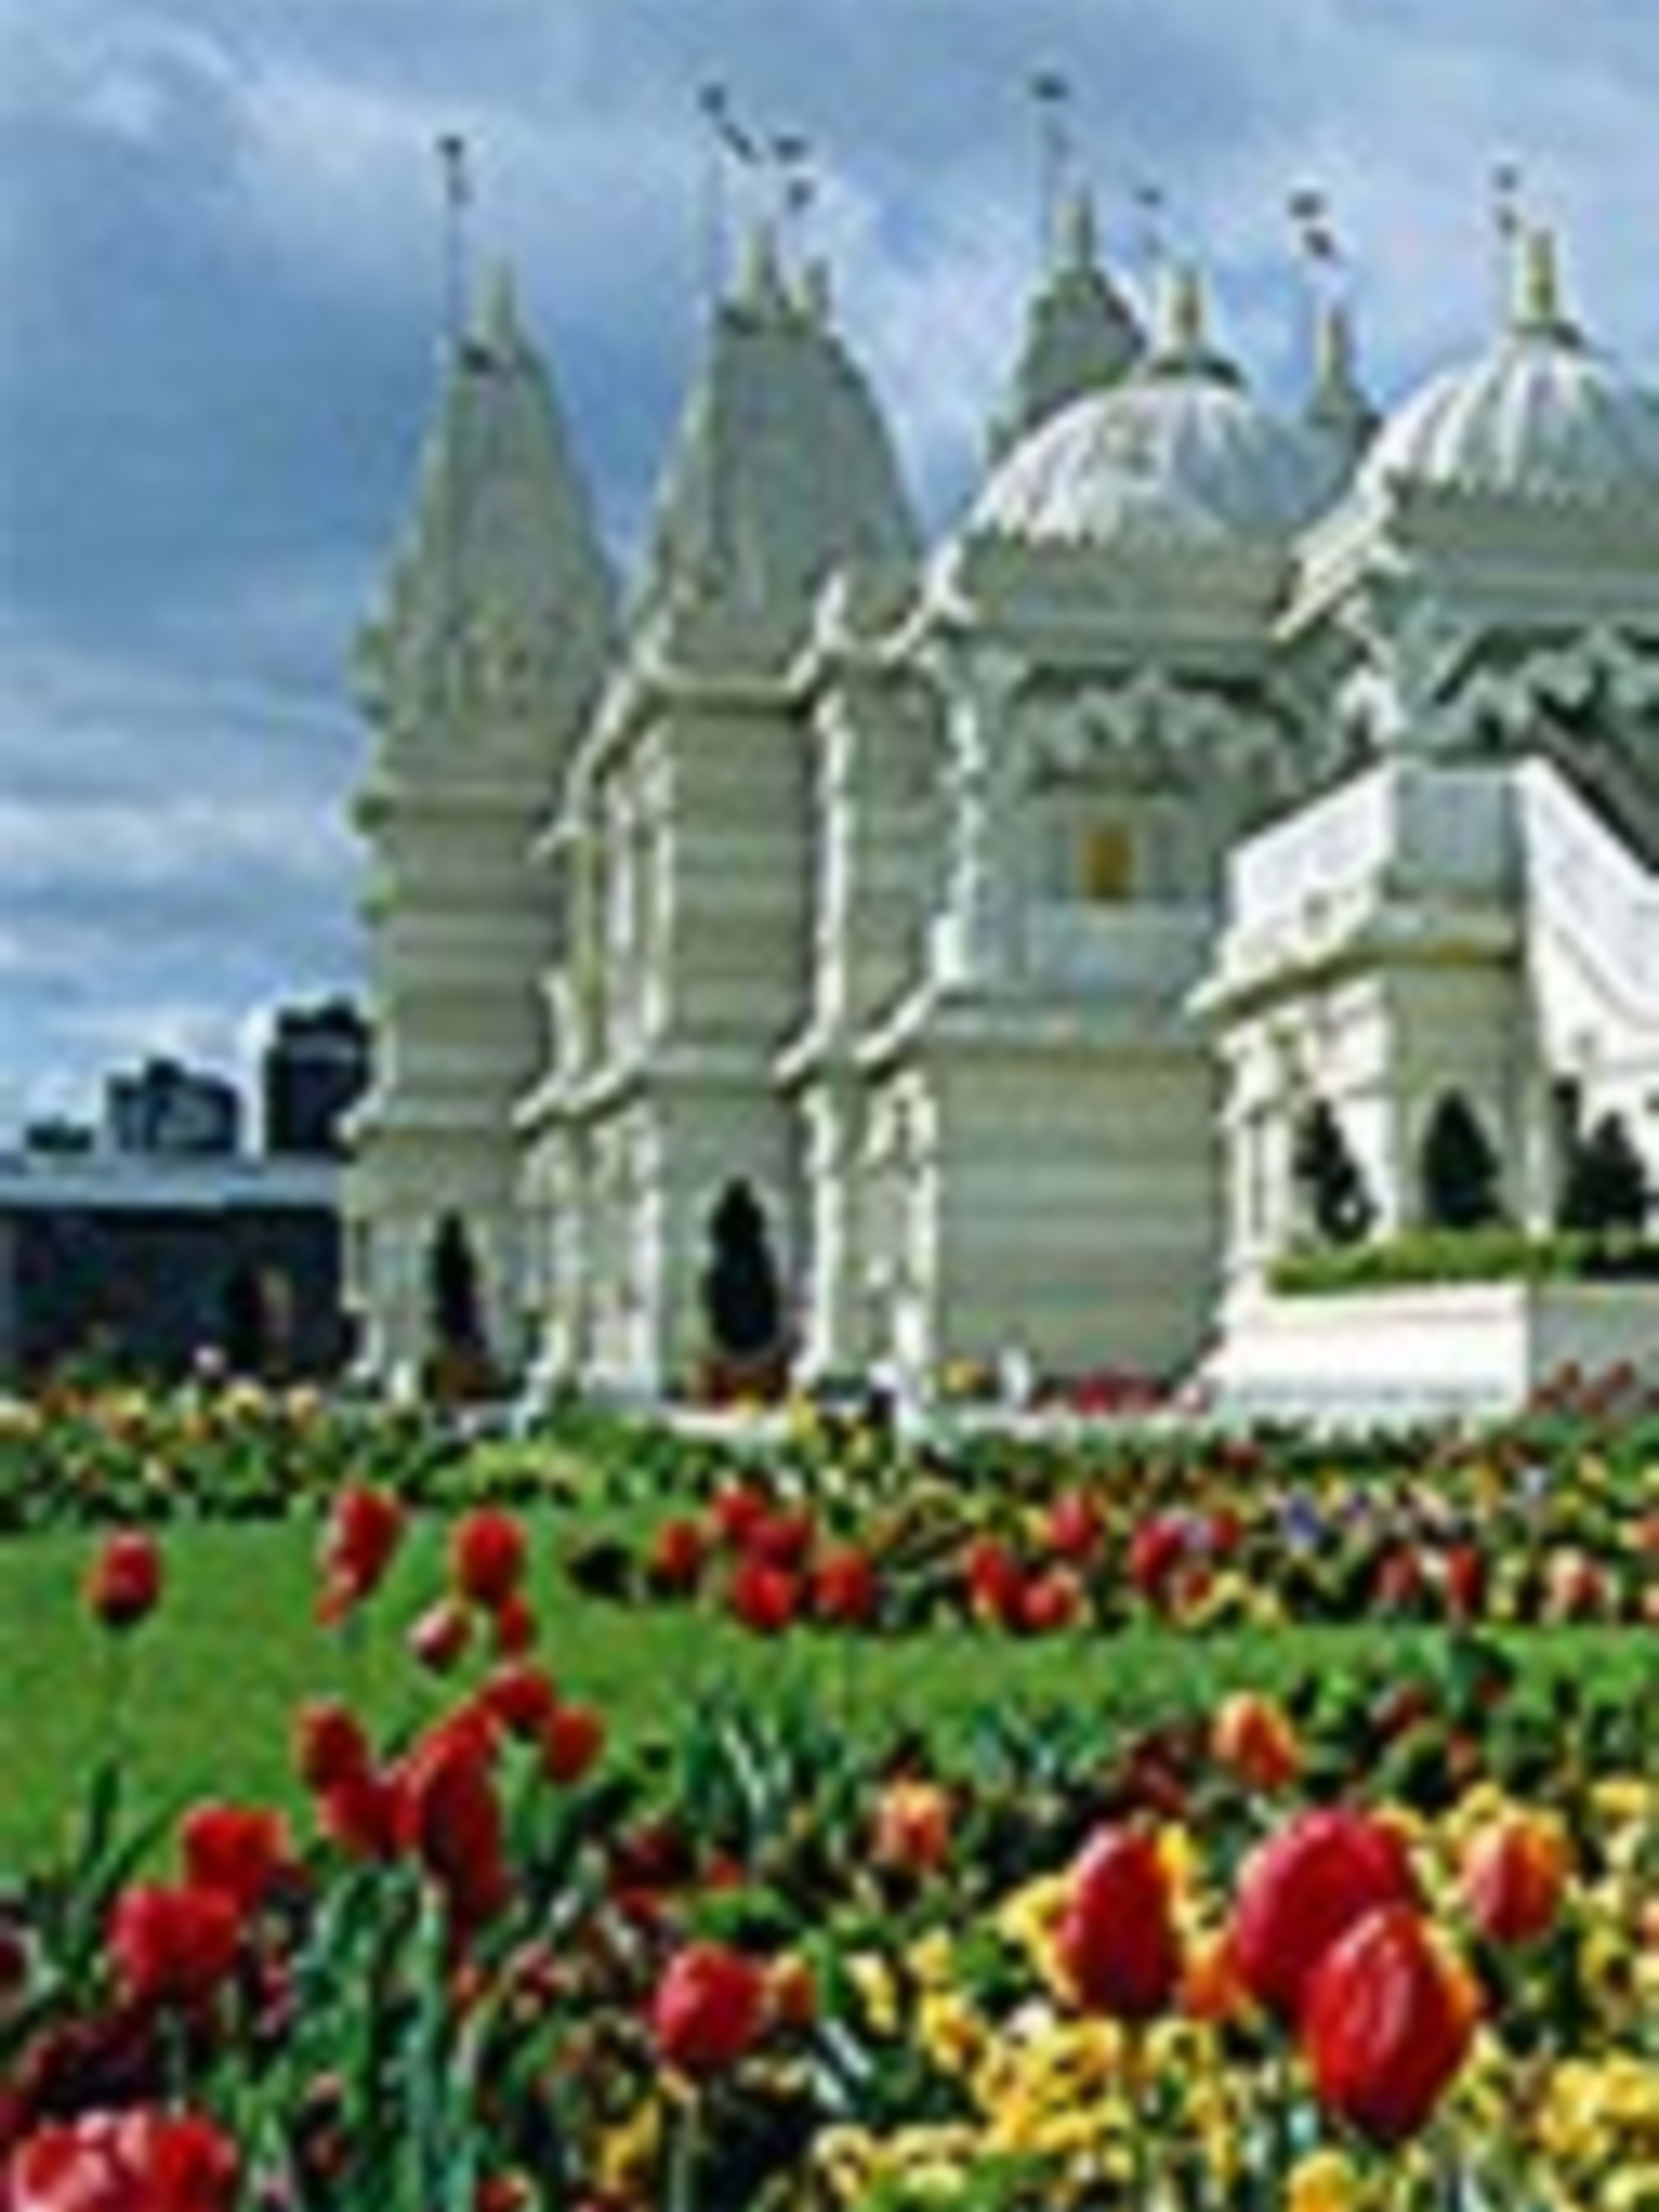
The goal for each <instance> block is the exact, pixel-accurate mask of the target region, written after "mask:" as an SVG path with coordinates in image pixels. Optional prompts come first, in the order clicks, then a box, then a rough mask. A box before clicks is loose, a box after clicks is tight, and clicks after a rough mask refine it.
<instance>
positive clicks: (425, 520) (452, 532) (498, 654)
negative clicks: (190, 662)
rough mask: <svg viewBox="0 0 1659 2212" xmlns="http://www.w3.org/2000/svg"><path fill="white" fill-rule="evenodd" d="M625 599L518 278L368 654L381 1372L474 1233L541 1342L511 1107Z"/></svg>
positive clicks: (415, 1356) (362, 1214) (361, 1142)
mask: <svg viewBox="0 0 1659 2212" xmlns="http://www.w3.org/2000/svg"><path fill="white" fill-rule="evenodd" d="M613 606H614V594H613V590H612V586H611V578H610V575H609V573H608V571H607V568H606V565H605V560H604V557H603V556H602V554H601V552H600V550H599V543H598V540H597V538H596V537H595V534H594V530H593V526H592V521H591V519H590V514H589V509H588V505H587V501H586V495H585V494H584V492H583V489H582V487H581V484H580V480H579V478H578V477H577V473H576V471H575V469H574V465H573V464H572V461H571V458H570V455H569V453H568V447H567V442H566V439H565V435H564V430H563V427H562V422H561V419H560V415H559V410H558V407H557V404H556V399H555V398H554V395H553V392H552V389H551V386H550V382H549V380H548V377H547V374H546V372H545V370H544V368H543V366H542V364H541V362H540V361H539V360H538V357H537V355H536V353H535V351H534V349H532V346H531V344H530V343H529V341H528V340H527V338H526V336H525V334H524V331H523V330H522V327H521V325H520V319H519V315H518V310H517V306H516V303H515V301H514V298H513V286H512V283H511V282H510V280H509V279H508V278H507V276H506V274H505V273H501V274H499V275H497V276H495V279H494V280H493V281H492V283H490V285H489V289H488V290H487V293H486V295H485V297H484V300H483V303H482V307H481V309H480V311H479V312H478V313H477V315H476V317H475V318H474V319H473V320H472V322H471V325H470V327H468V328H467V329H466V330H465V331H463V332H462V333H461V334H460V335H459V337H458V339H457V341H456V343H454V345H453V348H452V349H451V357H450V358H449V360H448V362H447V374H446V377H445V383H444V388H443V391H442V394H441V399H440V404H439V407H438V410H437V416H436V420H435V423H434V426H433V428H432V431H431V434H430V435H429V437H428V442H427V447H426V452H425V454H424V457H423V460H422V468H421V472H420V480H419V488H418V492H417V495H416V504H415V511H414V514H413V517H412V520H411V522H410V527H409V530H408V532H407V534H406V536H405V538H404V544H403V546H402V549H401V550H400V551H399V552H398V556H397V557H396V559H395V561H394V562H393V565H392V574H391V580H390V583H389V586H388V587H387V590H386V597H385V599H384V602H383V605H382V607H381V610H380V613H379V614H378V615H377V617H375V618H374V620H373V621H371V622H370V623H368V625H367V626H366V628H365V629H364V630H363V632H362V636H361V638H360V641H359V649H358V676H359V696H360V701H361V703H362V708H363V711H364V714H365V715H366V716H367V718H368V722H369V724H370V726H371V728H372V730H373V732H374V750H373V754H372V757H371V763H370V768H369V773H368V778H367V781H366V783H365V785H364V787H363V789H362V793H360V795H359V798H358V800H357V805H356V825H357V827H358V829H360V831H361V832H362V836H364V838H365V839H366V841H367V842H368V846H369V848H370V851H371V855H372V861H371V872H370V884H369V890H368V896H367V899H366V902H365V918H366V921H367V924H368V938H369V969H370V987H371V1019H372V1023H373V1026H374V1034H375V1051H374V1060H375V1079H374V1087H373V1089H372V1091H371V1092H370V1094H369V1096H368V1098H367V1099H366V1100H365V1102H364V1103H363V1104H362V1107H361V1108H360V1109H359V1110H358V1112H357V1114H356V1116H355V1119H354V1130H353V1153H354V1164H353V1168H352V1171H351V1176H350V1180H349V1192H348V1201H347V1204H348V1212H349V1216H350V1218H351V1221H352V1225H353V1231H354V1238H353V1261H354V1267H353V1274H354V1277H355V1286H354V1287H355V1296H356V1301H357V1304H358V1306H359V1309H360V1312H361V1317H362V1328H363V1343H362V1360H363V1364H364V1366H365V1367H366V1369H367V1370H368V1371H369V1372H371V1373H373V1374H374V1376H377V1378H379V1379H380V1380H382V1381H389V1380H392V1379H394V1378H400V1377H404V1376H409V1375H410V1374H414V1373H418V1372H419V1370H420V1369H421V1368H422V1365H423V1364H425V1363H426V1362H427V1360H428V1358H429V1357H430V1356H431V1354H432V1353H433V1352H434V1351H435V1348H436V1347H435V1345H434V1341H433V1335H434V1331H433V1316H434V1297H433V1291H434V1273H433V1261H434V1258H435V1253H436V1252H437V1250H438V1249H440V1248H441V1246H442V1249H453V1247H454V1245H455V1243H456V1241H457V1235H458V1231H457V1229H456V1227H455V1225H459V1234H460V1235H461V1236H462V1237H464V1239H465V1249H466V1251H467V1254H468V1258H469V1264H470V1266H471V1269H472V1271H473V1273H475V1275H476V1278H477V1288H478V1305H479V1310H480V1316H481V1321H482V1333H483V1340H484V1345H485V1346H486V1347H487V1350H488V1353H489V1358H490V1360H491V1361H492V1362H493V1363H494V1364H497V1365H506V1366H511V1365H513V1364H514V1363H515V1362H516V1359H517V1358H518V1355H519V1352H520V1346H518V1344H517V1342H516V1334H517V1331H518V1328H519V1325H520V1324H519V1310H518V1309H519V1299H518V1292H517V1288H516V1273H517V1267H518V1255H517V1252H516V1249H515V1238H514V1231H513V1179H514V1162H513V1140H512V1131H511V1126H510V1121H511V1115H512V1111H513V1105H514V1103H515V1101H516V1100H517V1098H518V1097H519V1096H520V1093H521V1092H522V1091H524V1090H525V1089H526V1086H527V1085H528V1084H529V1082H530V1081H531V1079H532V1076H533V1074H534V1073H535V1071H536V1069H537V1067H538V1065H539V1064H540V1062H541V1060H542V1059H543V1057H544V1042H543V1038H542V1035H541V1030H542V1018H541V1014H540V1012H539V1005H540V1001H539V996H538V978H539V975H540V972H541V969H542V968H543V966H544V963H545V961H546V959H547V957H548V954H549V951H550V945H551V943H552V940H553V937H554V933H555V928H556V915H554V914H553V912H552V899H551V897H550V893H549V890H548V888H547V884H546V881H545V878H542V877H538V875H537V874H536V873H535V872H534V871H533V870H532V866H531V848H532V842H533V839H534V836H535V833H536V831H537V829H538V826H539V825H540V824H541V823H542V822H543V821H544V818H545V817H546V816H547V814H548V812H549V811H550V808H551V806H552V805H553V802H554V798H555V794H556V790H557V787H558V784H559V781H560V779H561V776H562V771H563V767H564V763H565V761H566V758H567V757H568V752H569V750H570V747H571V744H572V743H573V741H574V735H575V732H576V731H577V729H578V727H579V726H580V721H581V719H582V717H583V715H584V714H586V711H587V708H588V707H589V705H590V704H591V702H592V698H593V696H594V693H595V691H596V689H597V687H598V684H599V678H600V676H601V674H602V671H603V668H604V665H605V656H606V653H607V652H608V650H609V647H610V642H611V631H612V621H613Z"/></svg>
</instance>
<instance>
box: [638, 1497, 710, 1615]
mask: <svg viewBox="0 0 1659 2212" xmlns="http://www.w3.org/2000/svg"><path fill="white" fill-rule="evenodd" d="M707 1555H708V1540H707V1538H706V1537H705V1536H704V1534H703V1532H702V1528H701V1527H700V1526H699V1524H698V1523H697V1522H695V1521H690V1520H686V1519H685V1518H684V1517H682V1518H680V1519H678V1520H675V1521H665V1522H664V1523H663V1525H662V1527H661V1528H659V1529H658V1531H657V1533H656V1534H655V1535H654V1536H653V1538H652V1540H651V1549H650V1553H649V1555H648V1557H647V1560H646V1574H647V1577H648V1578H649V1579H650V1582H651V1583H652V1585H653V1588H654V1589H658V1590H660V1591H661V1592H663V1593H664V1595H667V1596H671V1597H685V1596H689V1595H690V1593H691V1591H693V1590H694V1589H696V1586H697V1583H698V1582H699V1581H700V1579H701V1578H702V1568H703V1561H704V1559H705V1558H706V1557H707Z"/></svg>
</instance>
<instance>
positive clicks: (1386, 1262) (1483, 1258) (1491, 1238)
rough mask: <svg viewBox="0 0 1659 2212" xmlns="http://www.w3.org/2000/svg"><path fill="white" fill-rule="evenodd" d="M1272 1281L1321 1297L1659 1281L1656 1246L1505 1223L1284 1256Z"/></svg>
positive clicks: (1644, 1239) (1287, 1289) (1423, 1232)
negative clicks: (1456, 1286)
mask: <svg viewBox="0 0 1659 2212" xmlns="http://www.w3.org/2000/svg"><path fill="white" fill-rule="evenodd" d="M1271 1281H1272V1284H1273V1288H1274V1290H1276V1291H1285V1292H1288V1293H1291V1294H1301V1293H1308V1294H1311V1295H1322V1294H1326V1293H1331V1292H1341V1291H1376V1290H1393V1289H1400V1288H1404V1287H1406V1286H1407V1285H1413V1284H1415V1285H1425V1284H1429V1285H1432V1284H1438V1283H1491V1282H1503V1283H1508V1282H1524V1283H1583V1282H1625V1281H1632V1282H1652V1281H1659V1243H1656V1242H1655V1241H1654V1240H1653V1239H1651V1238H1647V1237H1635V1236H1629V1235H1606V1236H1587V1235H1583V1234H1581V1233H1577V1232H1568V1231H1561V1232H1559V1233H1558V1234H1556V1235H1553V1236H1549V1237H1530V1236H1528V1234H1527V1233H1526V1231H1524V1230H1520V1229H1510V1228H1507V1227H1503V1226H1491V1227H1487V1228H1484V1229H1465V1230H1451V1229H1414V1230H1408V1231H1406V1232H1405V1234H1404V1235H1402V1236H1399V1237H1389V1238H1388V1239H1387V1240H1386V1241H1383V1242H1379V1243H1371V1244H1356V1245H1343V1246H1336V1247H1329V1246H1321V1247H1319V1248H1317V1249H1298V1250H1295V1251H1291V1252H1287V1253H1285V1254H1284V1255H1282V1257H1280V1258H1279V1260H1277V1261H1275V1262H1274V1264H1273V1269H1272V1273H1271Z"/></svg>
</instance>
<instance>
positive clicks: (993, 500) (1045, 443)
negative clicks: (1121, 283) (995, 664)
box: [967, 276, 1336, 551]
mask: <svg viewBox="0 0 1659 2212" xmlns="http://www.w3.org/2000/svg"><path fill="white" fill-rule="evenodd" d="M1335 473H1336V471H1335V468H1334V456H1333V454H1332V452H1331V449H1330V447H1329V445H1328V441H1322V440H1320V439H1318V438H1316V437H1314V436H1312V435H1309V434H1307V433H1305V432H1300V431H1297V430H1295V429H1292V428H1290V427H1289V426H1288V425H1287V424H1285V423H1283V422H1279V420H1277V418H1275V417H1274V416H1271V415H1269V414H1268V413H1267V412H1266V411H1265V410H1263V409H1262V408H1261V407H1259V406H1258V405H1257V404H1256V403H1255V400H1253V399H1252V398H1250V396H1249V392H1247V391H1246V390H1245V388H1244V386H1243V381H1242V380H1241V379H1240V377H1239V375H1238V374H1237V370H1235V369H1234V368H1232V367H1231V365H1230V364H1229V363H1228V362H1225V361H1223V360H1221V359H1220V358H1219V357H1218V356H1216V355H1215V354H1213V353H1212V351H1211V350H1210V349H1209V346H1208V344H1207V343H1206V337H1205V332H1204V316H1203V304H1202V300H1201V296H1200V292H1199V289H1198V287H1197V285H1196V283H1195V282H1194V280H1193V278H1192V277H1191V276H1179V277H1177V278H1176V279H1175V280H1174V281H1173V283H1171V285H1170V288H1169V290H1168V292H1167V294H1166V296H1165V299H1164V311H1163V314H1162V317H1161V327H1160V332H1159V337H1158V343H1157V344H1156V345H1155V347H1154V349H1153V351H1152V354H1151V356H1149V358H1148V359H1147V361H1146V364H1145V366H1144V367H1143V368H1141V369H1139V371H1138V372H1137V373H1136V374H1133V376H1132V377H1131V378H1130V379H1129V380H1128V381H1127V383H1125V384H1122V385H1121V386H1117V387H1116V388H1115V389H1114V390H1112V391H1110V392H1098V393H1091V394H1088V395H1087V396H1085V398H1081V399H1079V400H1076V401H1074V402H1073V404H1072V405H1070V406H1069V407H1067V408H1066V409H1065V410H1064V411H1063V412H1062V413H1061V414H1060V415H1059V416H1056V417H1054V420H1053V421H1051V422H1048V423H1046V424H1044V425H1042V427H1041V428H1038V429H1036V431H1034V432H1033V433H1032V434H1031V435H1030V436H1029V437H1028V438H1026V439H1024V440H1023V441H1021V442H1020V444H1019V445H1018V446H1017V447H1015V448H1014V450H1013V452H1012V453H1011V454H1010V455H1009V456H1008V458H1007V459H1006V461H1004V462H1003V464H1002V465H1001V466H1000V468H998V469H997V470H996V471H995V472H994V474H993V476H992V477H991V478H990V480H989V481H988V482H987V484H986V485H985V488H984V489H983V490H982V491H981V494H980V495H979V498H978V499H977V501H975V505H974V507H973V511H972V513H971V514H970V516H969V524H968V533H967V534H968V535H969V537H970V538H972V537H981V536H986V537H1000V538H1014V539H1021V540H1024V541H1026V542H1030V543H1038V544H1079V545H1096V546H1111V547H1114V548H1115V549H1118V550H1130V551H1133V550H1158V549H1170V548H1180V547H1182V546H1188V545H1200V544H1228V543H1244V544H1252V543H1260V542H1269V543H1271V542H1273V541H1282V540H1284V539H1286V538H1290V537H1291V536H1292V535H1294V533H1295V532H1297V530H1298V529H1300V528H1301V526H1303V525H1304V523H1306V522H1308V521H1310V520H1311V519H1312V517H1313V516H1314V515H1315V514H1316V513H1317V512H1318V511H1319V509H1320V508H1321V507H1322V506H1323V505H1324V504H1325V503H1326V502H1327V501H1328V498H1329V497H1330V495H1331V494H1332V492H1333V490H1334V477H1335Z"/></svg>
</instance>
